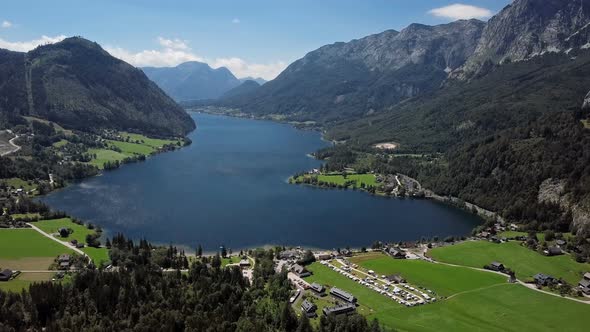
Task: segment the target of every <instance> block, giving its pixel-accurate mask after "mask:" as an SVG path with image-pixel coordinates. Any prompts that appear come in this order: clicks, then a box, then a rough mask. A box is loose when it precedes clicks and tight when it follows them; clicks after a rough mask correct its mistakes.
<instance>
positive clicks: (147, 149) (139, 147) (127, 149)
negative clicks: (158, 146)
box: [107, 140, 155, 156]
mask: <svg viewBox="0 0 590 332" xmlns="http://www.w3.org/2000/svg"><path fill="white" fill-rule="evenodd" d="M107 143H108V144H109V146H112V145H114V146H116V147H117V148H119V149H121V151H122V153H123V154H125V155H128V156H132V155H145V156H147V155H150V154H151V153H152V152H154V151H155V149H154V148H153V147H151V146H149V145H144V144H135V143H129V142H121V141H111V140H107Z"/></svg>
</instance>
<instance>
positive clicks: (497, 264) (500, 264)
mask: <svg viewBox="0 0 590 332" xmlns="http://www.w3.org/2000/svg"><path fill="white" fill-rule="evenodd" d="M490 265H492V266H504V264H502V263H500V262H492V264H490Z"/></svg>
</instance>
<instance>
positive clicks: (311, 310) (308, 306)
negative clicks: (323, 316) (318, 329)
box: [301, 300, 318, 318]
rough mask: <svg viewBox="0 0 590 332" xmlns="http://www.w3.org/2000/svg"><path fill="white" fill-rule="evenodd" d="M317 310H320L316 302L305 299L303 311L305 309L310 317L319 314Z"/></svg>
mask: <svg viewBox="0 0 590 332" xmlns="http://www.w3.org/2000/svg"><path fill="white" fill-rule="evenodd" d="M316 310H318V307H317V306H316V305H315V304H313V303H311V302H309V301H308V300H304V301H303V303H301V311H303V312H304V313H305V315H306V316H307V317H309V318H313V317H316V316H317V314H316Z"/></svg>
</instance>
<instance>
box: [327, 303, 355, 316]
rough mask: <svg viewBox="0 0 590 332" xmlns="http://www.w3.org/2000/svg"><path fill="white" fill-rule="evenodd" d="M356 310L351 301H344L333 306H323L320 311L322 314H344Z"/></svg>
mask: <svg viewBox="0 0 590 332" xmlns="http://www.w3.org/2000/svg"><path fill="white" fill-rule="evenodd" d="M355 310H356V306H355V305H354V304H352V303H345V304H341V305H337V306H335V307H325V308H324V309H323V310H322V312H323V313H324V315H326V316H329V315H344V314H349V313H352V312H354V311H355Z"/></svg>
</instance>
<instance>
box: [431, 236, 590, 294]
mask: <svg viewBox="0 0 590 332" xmlns="http://www.w3.org/2000/svg"><path fill="white" fill-rule="evenodd" d="M430 255H431V256H432V258H434V259H436V260H438V261H441V262H446V263H451V264H457V265H464V266H472V267H477V268H482V267H483V266H484V265H486V264H489V263H491V262H493V261H498V262H501V263H502V264H504V265H505V266H506V267H508V268H510V269H512V270H513V271H515V272H516V277H517V278H518V279H521V280H529V279H532V277H533V276H534V275H535V274H537V273H545V274H549V275H552V276H554V277H556V278H563V279H564V280H566V281H567V282H568V283H570V284H577V283H578V281H579V280H580V279H581V278H582V275H583V274H584V273H585V272H590V264H582V263H578V262H576V261H574V260H573V259H572V257H571V256H570V255H561V256H553V257H547V256H543V255H541V254H539V253H537V252H535V251H533V250H530V249H528V248H525V247H523V246H521V245H520V243H519V242H516V241H510V242H507V243H501V244H496V243H492V242H488V241H470V242H464V243H460V244H456V245H453V246H446V247H441V248H435V249H433V250H431V251H430Z"/></svg>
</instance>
